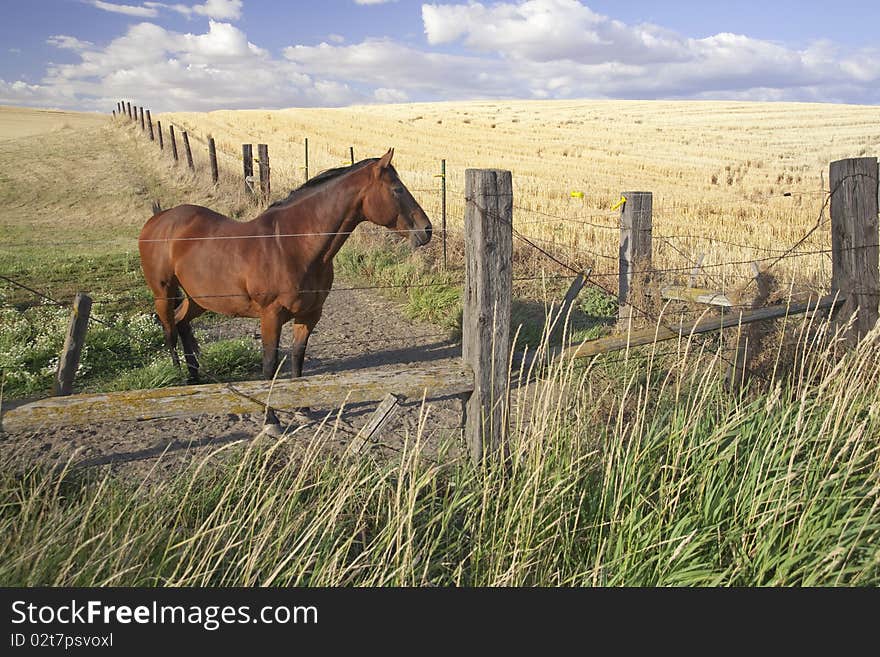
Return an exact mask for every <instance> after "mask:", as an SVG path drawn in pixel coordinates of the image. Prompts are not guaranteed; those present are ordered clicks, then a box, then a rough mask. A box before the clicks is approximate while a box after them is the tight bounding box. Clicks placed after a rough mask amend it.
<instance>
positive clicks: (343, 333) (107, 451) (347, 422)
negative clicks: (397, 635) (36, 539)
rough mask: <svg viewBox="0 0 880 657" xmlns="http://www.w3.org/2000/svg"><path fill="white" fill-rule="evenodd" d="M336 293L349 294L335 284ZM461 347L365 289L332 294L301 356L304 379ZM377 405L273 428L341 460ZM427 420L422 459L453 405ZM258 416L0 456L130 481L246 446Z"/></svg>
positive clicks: (11, 443) (128, 431) (453, 419)
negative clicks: (323, 440)
mask: <svg viewBox="0 0 880 657" xmlns="http://www.w3.org/2000/svg"><path fill="white" fill-rule="evenodd" d="M335 287H336V288H349V287H354V286H352V285H351V284H349V283H346V282H345V281H338V282H337V283H336V285H335ZM290 326H291V325H288V326H287V327H285V328H286V329H287V330H286V331H285V333H284V335H283V337H282V346H283V347H289V344H290V339H291V330H290V328H289V327H290ZM258 329H259V323H258V322H257V320H251V319H227V318H223V320H222V321H217V320H216V319H215V320H214V321H211V322H208V323H205V324H203V325H202V327H201V328H200V329H199V328H197V331H196V335H197V337H198V338H199V339H200V341H201V342H203V343H205V342H209V341H211V340H214V339H219V338H231V337H237V336H249V337H250V338H251V339H253V340H254V342H255V343H256V344H258V343H259V340H258ZM460 355H461V348H460V346H458V345H457V344H456V343H455V342H453V341H452V340H451V339H450V338H449V337H448V335H446V334H444V333H443V332H442V331H441V330H440V329H438V328H437V327H435V326H432V325H430V324H425V323H421V322H413V321H410V320H407V319H406V318H404V317H403V316H402V314H401V313H400V311H399V309H398V307H397V306H396V304H394V303H393V302H391V301H389V300H387V299H385V298H381V297H379V296H377V295H376V294H375V293H374V292H372V291H369V290H342V289H340V290H339V291H336V292H332V293H331V294H330V297H329V298H328V300H327V303H326V305H325V307H324V316H323V318H322V319H321V321H320V322H319V323H318V326H317V327H316V329H315V332H314V333H313V335H312V338H311V340H310V343H309V349H308V352H307V353H306V362H305V366H304V375H309V374H332V373H334V372H343V371H348V370H355V369H362V368H371V369H375V368H382V367H385V368H393V367H399V366H400V365H401V364H406V363H419V362H426V361H434V362H436V361H441V360H446V359H457V358H459V357H460ZM376 406H377V404H376V403H374V404H363V405H358V406H352V407H348V408H345V409H343V411H342V413H341V414H338V413H337V412H336V411H335V409H317V408H313V409H311V414H310V416H308V418H306V417H303V416H302V415H299V416H294V415H293V414H290V413H279V417H280V419H281V421H282V425H284V426H286V428H287V430H288V431H295V432H296V433H295V436H296V438H295V441H297V442H300V441H308V440H311V439H313V438H314V436H315V432H316V431H317V430H318V427H319V425H320V424H321V423H322V422H324V423H325V424H324V432H323V433H324V435H332V438H331V439H330V440H329V441H328V448H329V449H330V450H331V452H336V451H340V452H341V451H343V450H344V449H345V448H346V446H347V445H348V444H349V442H350V441H351V439H352V437H353V436H354V435H355V434H356V433H357V430H358V429H359V428H360V427H361V426H363V425H364V424H365V423H366V422H367V419H368V418H369V416H370V414H371V413H372V412H373V410H374V409H375V407H376ZM427 410H428V412H429V413H430V418H431V421H430V422H428V423H427V424H426V425H425V426H426V428H425V432H424V434H423V439H424V441H425V444H426V449H427V450H428V452H431V451H434V450H435V449H436V448H437V445H438V444H439V442H440V440H441V438H442V437H444V436H446V437H450V436H453V437H454V436H455V435H456V433H457V427H458V425H459V423H460V420H461V402H460V401H459V400H457V399H447V400H437V401H431V402H429V403H428V404H427ZM420 411H421V400H412V401H408V402H407V403H406V404H405V405H404V406H403V409H402V411H401V412H400V413H399V414H398V415H397V417H396V418H394V419H393V420H392V421H391V422H390V423H389V425H388V426H387V427H386V428H385V429H384V430H383V432H382V435H381V436H379V437H378V444H376V445H373V446H371V448H370V449H371V450H372V451H373V452H374V453H383V452H390V451H393V450H399V449H401V448H402V447H403V444H404V442H405V441H406V440H407V438H408V437H409V438H412V437H413V436H414V435H415V432H416V431H417V427H418V423H419V414H420ZM262 426H263V423H262V417H261V415H260V414H259V413H256V414H253V415H250V414H248V415H218V416H202V417H195V418H190V419H185V420H179V419H178V420H152V421H141V422H137V421H133V422H117V423H102V424H96V425H92V426H87V427H68V428H62V429H44V430H42V431H40V432H37V433H29V434H24V433H21V434H7V435H3V436H2V437H0V441H2V448H3V449H4V450H5V451H6V450H8V451H12V452H14V453H15V454H16V460H17V461H18V462H20V463H22V464H24V463H32V462H35V461H39V462H42V463H46V464H49V465H58V464H61V463H64V462H67V461H68V460H72V461H73V462H74V463H78V464H81V465H90V466H99V465H108V464H110V465H112V467H113V468H114V469H120V470H122V471H123V472H126V473H129V474H132V475H137V474H138V473H141V472H144V473H145V472H147V471H148V470H149V469H151V468H153V467H154V466H155V465H156V460H157V457H159V456H160V455H162V458H161V459H160V462H159V465H158V470H159V471H166V470H169V469H174V468H176V467H178V466H180V465H181V464H182V463H184V462H187V461H189V459H191V458H198V457H200V456H202V455H206V454H208V453H209V452H210V451H212V450H214V449H216V448H217V447H218V446H220V445H223V444H226V443H232V442H236V441H249V440H252V439H253V438H254V437H255V436H257V434H259V433H260V431H261V429H262Z"/></svg>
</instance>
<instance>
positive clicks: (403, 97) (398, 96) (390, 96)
mask: <svg viewBox="0 0 880 657" xmlns="http://www.w3.org/2000/svg"><path fill="white" fill-rule="evenodd" d="M373 98H375V99H376V101H377V102H380V103H405V102H406V101H408V100H409V94H407V93H406V92H405V91H401V90H400V89H389V88H387V87H379V88H378V89H376V91H374V92H373Z"/></svg>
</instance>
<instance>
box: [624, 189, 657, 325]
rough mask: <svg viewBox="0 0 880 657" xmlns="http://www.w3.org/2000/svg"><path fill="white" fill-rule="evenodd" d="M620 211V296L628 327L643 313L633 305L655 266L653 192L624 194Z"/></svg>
mask: <svg viewBox="0 0 880 657" xmlns="http://www.w3.org/2000/svg"><path fill="white" fill-rule="evenodd" d="M623 197H624V198H625V199H626V200H625V201H624V202H623V207H622V208H621V210H620V252H619V265H620V266H619V268H618V269H619V274H618V285H619V288H618V293H617V300H618V304H619V310H618V315H617V317H618V321H619V322H620V323H621V324H628V323H629V320H630V318H631V317H632V318H635V317H640V316H641V315H642V314H643V313H641V312H639V311H638V310H637V309H634V308H633V306H632V305H631V302H632V300H633V299H634V298H638V295H640V294H641V293H642V292H643V291H644V290H645V286H644V283H645V281H646V280H647V278H648V275H647V273H646V272H647V270H648V269H650V267H651V207H652V204H653V197H652V194H651V192H624V193H623Z"/></svg>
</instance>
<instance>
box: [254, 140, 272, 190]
mask: <svg viewBox="0 0 880 657" xmlns="http://www.w3.org/2000/svg"><path fill="white" fill-rule="evenodd" d="M257 157H258V158H259V165H260V193H261V194H262V195H263V198H264V199H267V198H269V192H270V185H269V146H267V145H266V144H257Z"/></svg>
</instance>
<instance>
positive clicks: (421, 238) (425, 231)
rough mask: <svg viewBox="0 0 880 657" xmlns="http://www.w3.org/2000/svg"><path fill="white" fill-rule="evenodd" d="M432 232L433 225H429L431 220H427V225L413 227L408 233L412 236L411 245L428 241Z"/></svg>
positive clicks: (422, 244)
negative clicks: (419, 227)
mask: <svg viewBox="0 0 880 657" xmlns="http://www.w3.org/2000/svg"><path fill="white" fill-rule="evenodd" d="M433 232H434V229H433V227H432V226H431V222H430V221H429V222H428V224H427V226H425V227H424V228H421V229H418V228H417V229H414V230H413V231H412V232H411V233H410V235H411V237H412V243H413V246H425V244H427V243H428V242H430V241H431V234H432V233H433Z"/></svg>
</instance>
